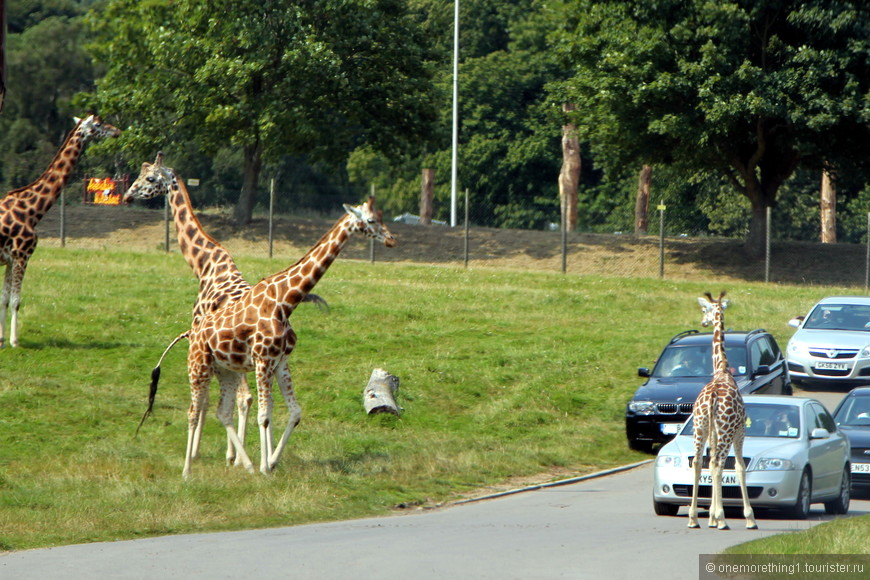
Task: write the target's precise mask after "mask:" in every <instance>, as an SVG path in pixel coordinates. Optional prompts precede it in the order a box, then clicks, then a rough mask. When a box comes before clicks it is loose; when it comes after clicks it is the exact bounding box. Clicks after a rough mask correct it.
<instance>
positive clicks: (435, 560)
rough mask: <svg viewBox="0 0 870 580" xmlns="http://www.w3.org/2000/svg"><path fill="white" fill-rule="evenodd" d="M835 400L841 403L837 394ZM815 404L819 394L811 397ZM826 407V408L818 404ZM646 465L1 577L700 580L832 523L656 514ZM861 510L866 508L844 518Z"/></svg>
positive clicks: (24, 563)
mask: <svg viewBox="0 0 870 580" xmlns="http://www.w3.org/2000/svg"><path fill="white" fill-rule="evenodd" d="M840 396H841V395H840ZM820 398H821V397H820ZM826 404H828V405H829V404H830V403H828V402H826ZM651 487H652V466H651V465H650V464H649V463H647V464H644V465H641V466H638V467H635V468H633V469H630V470H627V471H624V472H621V473H617V474H612V475H606V476H601V477H595V478H591V479H588V480H585V481H582V482H578V483H572V484H565V485H559V486H554V487H546V488H542V489H538V490H535V491H528V492H523V493H516V494H511V495H508V496H505V497H501V498H498V499H490V500H486V501H479V502H474V503H467V504H463V505H457V506H453V507H450V508H445V509H439V510H431V511H421V512H417V513H413V514H409V515H399V516H393V517H384V518H373V519H364V520H354V521H347V522H335V523H326V524H314V525H305V526H295V527H287V528H276V529H268V530H253V531H246V532H231V533H215V534H201V535H186V536H169V537H160V538H152V539H145V540H136V541H126V542H114V543H100V544H86V545H76V546H65V547H61V548H52V549H43V550H32V551H26V552H15V553H11V554H6V555H3V556H0V578H3V579H5V578H14V579H31V578H34V579H35V578H40V579H43V578H62V579H63V580H79V579H88V580H90V579H97V578H98V579H152V578H160V579H163V578H186V579H198V578H234V579H237V578H247V577H253V576H264V577H295V578H302V579H305V580H317V579H335V578H342V579H355V578H366V579H367V578H379V579H383V580H390V579H400V578H401V579H402V580H407V579H408V578H413V579H414V580H428V579H441V578H445V579H450V580H458V579H498V580H505V579H511V578H516V579H535V580H546V579H550V578H574V579H576V578H594V579H599V578H608V579H611V578H626V579H629V578H630V579H636V578H639V577H652V578H668V579H671V580H676V579H682V578H686V579H689V578H691V579H694V578H698V555H699V554H712V553H717V552H720V551H721V550H723V549H724V548H726V547H728V546H730V545H733V544H737V543H741V542H745V541H748V540H751V539H755V538H759V537H764V536H769V535H772V534H778V533H782V532H791V531H796V530H803V529H806V528H808V527H810V526H813V525H816V524H818V523H820V522H823V521H827V520H829V519H831V517H832V516H828V515H826V514H825V513H824V508H823V506H822V505H821V504H819V505H814V506H813V510H812V513H811V515H810V518H809V519H808V520H806V521H797V520H789V519H782V518H779V517H776V516H773V515H760V516H759V518H758V524H759V527H760V529H759V530H746V529H745V528H744V527H743V522H742V520H741V519H735V518H731V519H729V523H730V524H731V527H732V529H731V530H730V531H719V530H715V529H709V528H706V527H704V528H701V529H700V530H690V529H688V528H687V527H686V521H687V517H686V509H685V508H682V509H681V510H680V513H679V515H678V516H676V517H661V516H656V515H654V513H653V510H652V500H651V497H650V496H651ZM867 513H870V500H866V499H859V500H854V499H853V502H852V506H851V509H850V515H863V514H867Z"/></svg>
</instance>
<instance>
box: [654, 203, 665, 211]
mask: <svg viewBox="0 0 870 580" xmlns="http://www.w3.org/2000/svg"><path fill="white" fill-rule="evenodd" d="M666 208H667V206H666V205H665V204H663V203H660V204H658V205H657V206H656V209H657V210H659V211H665V209H666Z"/></svg>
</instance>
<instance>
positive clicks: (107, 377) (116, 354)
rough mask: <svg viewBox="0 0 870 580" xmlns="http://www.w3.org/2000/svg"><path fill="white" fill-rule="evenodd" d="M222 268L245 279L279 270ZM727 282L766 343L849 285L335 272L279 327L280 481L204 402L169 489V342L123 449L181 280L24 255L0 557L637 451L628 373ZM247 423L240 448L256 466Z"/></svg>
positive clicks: (5, 401)
mask: <svg viewBox="0 0 870 580" xmlns="http://www.w3.org/2000/svg"><path fill="white" fill-rule="evenodd" d="M238 262H239V266H240V267H241V269H242V271H243V273H244V274H245V276H246V278H247V279H248V280H250V281H256V280H259V279H260V278H261V277H263V276H265V275H267V274H270V273H272V272H274V271H277V270H279V269H281V268H283V267H284V266H285V265H286V263H285V262H281V261H279V260H274V261H269V260H265V259H242V258H240V259H239V260H238ZM723 288H724V289H727V290H728V292H729V295H730V297H731V299H732V307H731V308H729V310H728V314H727V317H726V322H727V325H728V326H729V327H733V328H754V327H765V328H767V329H768V330H770V331H772V332H773V333H774V334H775V335H776V337H777V339H778V340H780V341H781V342H782V344H783V346H784V344H785V342H786V341H787V338H788V336H790V334H791V329H790V328H789V327H787V326H786V321H787V320H788V319H789V318H790V317H792V316H795V315H797V314H803V313H804V312H805V310H806V309H808V308H809V306H811V305H812V303H813V302H814V301H815V300H817V299H818V298H820V297H821V296H823V295H826V294H832V293H835V292H849V293H857V292H858V290H857V289H836V288H824V289H822V288H814V287H797V286H777V285H772V284H771V285H763V284H752V283H740V284H738V283H734V282H730V283H728V285H727V286H725V285H723V283H720V282H719V281H715V280H714V281H708V282H703V283H692V282H686V283H678V282H672V281H660V280H655V279H631V278H598V277H585V276H584V277H579V276H564V275H561V274H558V273H541V272H533V273H527V272H512V271H504V270H483V269H479V270H464V269H462V268H445V267H435V266H422V265H411V264H397V263H390V264H369V263H366V262H358V261H351V260H342V259H339V261H338V262H336V263H335V264H334V265H333V266H332V268H331V269H330V271H329V272H328V273H327V274H326V276H325V278H324V279H323V280H322V281H321V283H320V284H319V285H318V286H317V289H316V292H317V293H318V294H320V295H321V296H322V297H324V298H325V299H326V300H327V301H328V302H329V303H330V306H331V311H330V312H329V313H324V312H321V311H319V310H317V309H316V308H314V307H313V306H311V305H308V304H304V305H302V306H300V308H299V309H298V310H297V311H296V313H295V314H294V315H293V318H294V328H295V330H296V332H297V334H298V336H299V343H298V346H297V349H296V352H295V353H294V354H293V355H292V357H291V359H290V369H291V372H292V373H293V377H294V382H295V386H296V391H297V394H298V396H299V400H300V403H301V405H302V409H303V418H302V423H301V424H300V426H299V428H298V429H297V430H296V432H295V433H294V435H293V437H292V438H291V440H290V443H289V445H288V448H287V450H286V452H285V454H284V456H283V458H282V460H281V462H280V463H279V465H278V467H277V469H276V472H275V473H274V474H273V475H272V476H269V477H264V476H261V475H259V474H258V475H251V474H248V473H247V472H245V471H243V470H239V469H234V468H228V467H226V466H225V464H224V463H225V462H224V453H225V444H226V437H225V433H224V430H223V428H222V427H221V426H220V424H219V423H218V421H217V419H215V418H214V413H213V410H214V407H215V404H216V402H217V395H216V388H214V389H213V398H212V409H211V411H210V413H209V420H208V423H207V425H206V429H205V434H204V437H203V449H202V457H201V458H200V460H199V461H198V462H196V463H195V464H194V466H193V474H192V476H191V478H190V480H188V481H186V482H184V481H182V478H181V468H182V464H183V456H184V447H185V441H186V437H187V416H186V411H187V406H188V403H189V390H188V387H187V378H186V369H185V354H186V348H185V347H184V346H183V345H179V347H177V348H176V349H175V350H174V351H173V352H172V353H171V354H170V356H169V357H168V358H167V360H166V362H165V363H164V366H163V378H162V379H161V388H160V392H159V393H158V396H157V404H156V406H155V413H154V416H153V417H152V418H150V419H149V420H148V421H147V422H146V423H145V425H144V426H143V428H142V430H141V432H140V434H139V436H138V437H135V436H134V434H135V431H136V425H137V423H138V421H139V419H140V417H141V416H142V413H143V411H144V410H145V406H146V399H147V386H148V380H149V374H150V370H151V368H152V367H153V366H154V364H155V363H156V361H157V358H158V357H159V355H160V353H161V352H162V351H163V348H164V347H165V346H166V345H167V344H168V343H169V341H170V340H171V339H172V338H173V337H175V336H176V335H177V334H178V333H179V332H181V331H182V330H184V329H186V328H187V325H188V324H189V321H190V310H191V306H192V303H193V298H194V296H195V294H196V289H197V287H196V282H195V281H194V279H193V276H192V275H191V273H190V271H189V269H188V268H187V265H186V264H185V263H184V261H183V260H182V259H181V257H179V256H178V255H177V254H169V255H164V254H159V253H121V252H111V251H108V252H87V251H84V250H65V249H54V248H40V249H39V250H38V251H37V253H36V255H35V256H34V259H33V260H32V261H31V265H30V267H29V269H28V273H27V278H26V279H25V283H24V303H23V306H22V311H21V324H20V336H21V344H22V346H21V348H18V349H9V348H7V349H4V350H2V351H0V549H5V550H19V549H25V548H33V547H39V546H50V545H58V544H68V543H77V542H88V541H100V540H114V539H122V538H133V537H142V536H150V535H158V534H173V533H183V532H193V531H206V530H231V529H243V528H253V527H267V526H279V525H290V524H299V523H304V522H312V521H322V520H330V519H339V518H350V517H358V516H363V515H374V514H383V513H387V512H389V511H391V510H394V509H397V506H405V507H409V506H410V507H413V506H419V505H432V504H437V503H440V502H445V501H449V500H453V499H457V498H460V497H463V496H465V495H468V494H473V493H475V491H476V490H479V489H480V488H482V487H485V486H489V485H494V484H497V483H500V482H504V481H507V480H509V479H515V478H518V479H519V480H522V479H523V478H531V477H534V476H537V475H539V474H541V473H559V474H560V475H576V474H582V473H588V472H592V471H597V470H600V469H603V468H606V467H609V466H615V465H621V464H625V463H630V462H634V461H637V460H640V459H644V458H647V456H644V455H641V454H638V453H635V452H632V451H630V450H629V449H628V448H627V446H626V444H625V437H624V432H623V407H624V405H625V402H626V401H627V400H628V399H629V398H630V396H631V394H632V393H633V391H634V390H635V388H636V387H637V385H638V384H639V380H638V378H637V376H636V369H637V367H638V366H647V365H650V364H652V362H653V361H654V359H655V357H656V356H657V354H658V353H659V351H660V349H661V347H662V346H663V344H664V342H665V341H666V340H667V339H668V338H670V336H672V335H673V334H674V333H676V332H678V331H680V330H684V329H686V328H697V326H698V322H699V320H700V310H699V308H698V307H697V303H696V301H695V299H696V296H698V295H699V294H700V293H702V292H704V291H711V292H718V291H720V290H722V289H723ZM376 367H382V368H384V369H386V370H388V371H389V372H390V373H392V374H394V375H397V376H398V377H400V379H401V387H400V392H399V397H398V402H399V404H400V405H401V406H402V407H404V413H403V415H402V416H401V418H395V417H392V416H376V417H369V416H367V415H366V414H365V412H364V410H363V407H362V391H363V388H364V387H365V385H366V382H367V381H368V377H369V375H370V374H371V371H372V369H373V368H376ZM275 395H276V402H275V403H276V404H275V408H276V411H277V412H276V425H279V426H281V428H283V425H284V418H285V417H286V413H284V408H283V407H284V406H283V403H282V401H281V398H280V395H279V394H278V393H277V389H276V392H275ZM255 415H256V413H255V412H252V419H253V417H255ZM253 425H254V422H253V420H251V421H250V423H249V429H248V441H249V443H248V445H247V449H248V452H249V454H250V455H251V456H252V457H258V456H259V446H258V442H257V434H256V429H255V428H253ZM279 431H280V430H279Z"/></svg>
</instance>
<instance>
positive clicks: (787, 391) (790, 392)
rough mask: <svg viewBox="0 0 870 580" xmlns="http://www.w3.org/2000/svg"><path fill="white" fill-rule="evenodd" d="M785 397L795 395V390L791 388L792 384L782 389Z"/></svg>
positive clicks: (787, 384)
mask: <svg viewBox="0 0 870 580" xmlns="http://www.w3.org/2000/svg"><path fill="white" fill-rule="evenodd" d="M782 394H783V395H794V388H793V387H792V386H791V383H786V384H785V386H784V387H783V388H782Z"/></svg>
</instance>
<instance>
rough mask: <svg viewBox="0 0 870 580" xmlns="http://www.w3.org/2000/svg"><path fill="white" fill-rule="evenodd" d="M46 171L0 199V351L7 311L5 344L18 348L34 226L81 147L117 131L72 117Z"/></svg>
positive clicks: (89, 119) (96, 121)
mask: <svg viewBox="0 0 870 580" xmlns="http://www.w3.org/2000/svg"><path fill="white" fill-rule="evenodd" d="M75 121H76V126H75V128H74V129H73V130H72V131H70V133H69V134H68V135H67V137H66V139H65V140H64V142H63V145H61V147H60V150H59V151H58V152H57V154H56V155H55V156H54V159H53V160H52V162H51V164H50V165H49V166H48V169H46V170H45V172H43V174H42V175H41V176H40V177H39V179H37V180H36V181H34V182H33V183H31V184H30V185H26V186H24V187H21V188H19V189H13V190H12V191H10V192H8V193H7V194H6V195H5V196H4V197H3V199H0V264H3V265H5V266H6V276H5V277H4V280H3V293H2V295H0V348H2V347H3V346H4V345H5V335H4V329H5V326H6V313H7V310H10V311H11V315H10V320H9V344H10V345H11V346H13V347H15V346H18V309H19V307H20V305H21V284H22V282H23V280H24V272H25V270H26V269H27V263H28V261H29V260H30V257H31V256H32V255H33V252H34V250H35V249H36V243H37V235H36V225H37V224H38V223H39V220H41V219H42V217H43V216H44V215H45V214H46V212H48V210H49V209H50V208H51V206H52V204H54V202H55V200H57V198H58V197H59V196H60V192H61V190H62V189H63V187H64V185H65V184H66V182H67V179H69V176H70V174H71V173H72V171H73V169H74V168H75V166H76V163H77V162H78V160H79V157H80V156H81V154H82V151H83V150H84V148H85V145H86V144H87V143H88V142H89V141H92V140H96V139H101V138H104V137H117V136H118V135H120V134H121V131H120V130H118V129H117V128H115V127H113V126H112V125H109V124H108V123H105V122H103V120H102V119H101V118H100V117H98V116H96V115H90V116H88V117H87V118H86V119H79V118H76V119H75Z"/></svg>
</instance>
